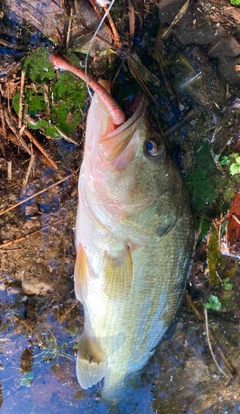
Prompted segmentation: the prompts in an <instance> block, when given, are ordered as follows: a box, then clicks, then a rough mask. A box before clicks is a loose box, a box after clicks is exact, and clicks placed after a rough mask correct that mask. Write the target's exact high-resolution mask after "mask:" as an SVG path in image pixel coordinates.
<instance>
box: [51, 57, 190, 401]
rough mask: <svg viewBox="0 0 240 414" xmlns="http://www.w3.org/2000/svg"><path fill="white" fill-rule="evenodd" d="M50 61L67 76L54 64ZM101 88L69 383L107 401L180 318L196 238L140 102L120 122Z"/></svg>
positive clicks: (89, 159)
mask: <svg viewBox="0 0 240 414" xmlns="http://www.w3.org/2000/svg"><path fill="white" fill-rule="evenodd" d="M51 61H52V63H54V64H56V65H57V66H58V67H60V68H61V67H62V68H63V69H65V70H72V67H71V66H69V65H67V64H66V61H61V59H60V58H59V57H56V56H55V57H53V58H51ZM74 70H75V69H74ZM75 73H76V74H77V75H78V76H81V73H80V72H79V70H78V71H77V72H76V70H75ZM95 86H96V85H95ZM101 88H102V89H101V93H100V94H99V93H98V87H96V88H95V93H94V95H93V97H92V101H91V104H90V108H89V110H88V114H87V122H86V137H85V145H84V155H83V160H82V164H81V168H80V173H79V181H78V197H79V199H78V208H77V219H76V230H75V244H76V263H75V269H74V287H75V294H76V297H77V299H78V300H79V301H80V302H81V303H82V305H83V309H84V328H83V332H82V334H81V336H80V340H79V346H78V354H77V363H76V373H77V378H78V382H79V384H80V386H81V387H82V388H83V389H88V388H90V387H92V386H94V385H95V384H97V383H98V382H99V381H101V380H102V379H103V378H104V386H103V390H102V397H103V398H104V399H106V400H112V399H115V398H118V396H119V393H121V390H123V389H124V387H125V386H126V384H127V379H128V377H129V375H130V374H134V373H135V372H137V371H139V370H140V369H142V368H143V367H144V366H145V365H146V364H147V362H148V360H149V358H150V357H151V356H152V355H153V352H154V349H155V348H156V346H157V345H158V344H159V343H160V341H161V340H162V339H163V337H164V335H165V334H166V332H167V330H168V328H169V326H170V325H171V324H172V322H173V320H174V318H175V316H176V313H177V312H178V309H179V307H180V305H181V302H182V298H183V295H184V292H185V288H186V284H187V280H188V276H189V271H190V268H191V261H192V252H193V245H194V230H193V218H192V213H191V208H190V205H189V199H188V194H187V191H186V188H185V186H184V183H183V180H182V177H181V174H180V172H179V170H178V168H177V166H176V164H175V163H174V162H173V160H172V159H171V157H170V156H169V154H168V153H167V151H166V148H165V145H164V142H163V140H162V138H161V135H160V133H159V132H158V130H157V127H156V125H154V124H153V122H152V120H151V119H150V116H149V113H148V111H147V106H148V102H147V99H146V98H145V97H144V96H143V97H142V98H140V100H139V103H138V106H137V108H136V110H135V112H134V113H133V115H132V116H131V117H130V118H129V119H127V120H126V119H125V115H124V113H122V111H121V109H119V107H117V105H116V102H114V100H113V101H112V99H113V98H112V97H111V99H110V100H109V96H111V95H110V84H109V82H107V81H104V82H102V86H101ZM104 91H107V92H106V94H105V92H104ZM116 107H117V119H116V116H115V112H116V111H115V109H116ZM120 118H121V121H120Z"/></svg>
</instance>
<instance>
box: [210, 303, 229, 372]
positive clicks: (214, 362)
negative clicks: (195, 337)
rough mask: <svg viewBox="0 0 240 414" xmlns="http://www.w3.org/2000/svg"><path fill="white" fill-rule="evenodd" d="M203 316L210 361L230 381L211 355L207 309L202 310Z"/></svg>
mask: <svg viewBox="0 0 240 414" xmlns="http://www.w3.org/2000/svg"><path fill="white" fill-rule="evenodd" d="M204 316H205V327H206V337H207V343H208V347H209V350H210V353H211V355H212V359H213V361H214V363H215V365H216V367H217V368H218V369H219V371H220V372H221V374H223V375H224V377H225V378H227V379H230V377H229V376H228V375H227V374H225V372H224V371H223V370H222V368H221V367H220V365H219V363H218V362H217V359H216V357H215V355H214V353H213V349H212V344H211V341H210V336H209V330H208V312H207V308H204Z"/></svg>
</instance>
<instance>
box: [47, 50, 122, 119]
mask: <svg viewBox="0 0 240 414" xmlns="http://www.w3.org/2000/svg"><path fill="white" fill-rule="evenodd" d="M49 62H50V63H51V64H52V65H53V66H54V67H56V68H58V69H61V70H68V71H69V72H71V73H73V74H74V75H76V76H78V77H79V78H80V79H82V80H83V81H84V82H86V83H87V84H88V85H89V86H90V88H92V90H93V91H94V92H96V93H97V95H98V96H99V98H100V99H101V100H102V102H103V103H104V104H105V106H106V108H107V110H108V112H109V116H110V117H111V118H112V121H113V123H114V124H115V125H117V126H118V125H121V124H123V123H124V122H125V121H126V116H125V113H124V112H123V110H122V108H121V107H120V105H118V103H117V102H116V101H115V99H114V98H113V97H112V96H111V95H110V93H109V92H108V91H107V90H106V89H105V88H104V87H103V86H102V85H101V84H100V83H99V82H98V81H97V80H95V79H94V78H93V77H92V76H91V75H89V74H87V73H85V72H84V71H83V70H82V69H80V68H77V67H76V66H74V65H72V64H71V63H70V62H69V61H68V60H67V59H66V58H65V57H64V56H61V55H60V54H58V53H52V54H51V55H50V56H49Z"/></svg>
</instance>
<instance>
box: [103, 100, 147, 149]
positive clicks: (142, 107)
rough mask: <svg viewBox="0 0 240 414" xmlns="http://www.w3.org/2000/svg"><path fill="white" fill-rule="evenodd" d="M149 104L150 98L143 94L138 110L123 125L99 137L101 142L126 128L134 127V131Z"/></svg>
mask: <svg viewBox="0 0 240 414" xmlns="http://www.w3.org/2000/svg"><path fill="white" fill-rule="evenodd" d="M147 106H148V99H147V97H146V96H145V95H142V98H141V101H140V103H139V105H138V107H137V109H136V111H135V112H134V114H133V115H132V116H131V117H130V118H129V119H128V120H127V121H126V122H124V123H123V124H122V125H120V126H119V127H117V128H116V129H114V131H112V132H110V133H109V134H106V135H103V136H102V137H101V138H100V139H99V143H103V142H104V141H105V140H108V139H111V138H113V137H114V136H115V135H117V134H119V133H121V132H123V131H124V130H126V129H128V128H131V127H134V128H133V132H134V131H135V130H136V129H137V127H138V125H139V122H140V120H141V119H142V117H143V116H144V114H145V112H146V109H147Z"/></svg>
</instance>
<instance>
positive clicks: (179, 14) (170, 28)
mask: <svg viewBox="0 0 240 414" xmlns="http://www.w3.org/2000/svg"><path fill="white" fill-rule="evenodd" d="M189 3H190V0H187V1H186V2H185V3H184V5H183V6H182V7H181V9H180V10H179V12H178V13H177V14H176V16H175V17H174V19H173V21H172V23H171V24H170V26H169V27H168V28H167V29H166V30H165V32H164V33H163V35H162V39H166V38H167V37H168V35H169V33H170V31H171V30H172V28H173V27H174V26H175V25H176V24H177V22H179V20H180V19H181V18H182V17H183V16H184V14H185V13H186V11H187V9H188V6H189Z"/></svg>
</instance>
